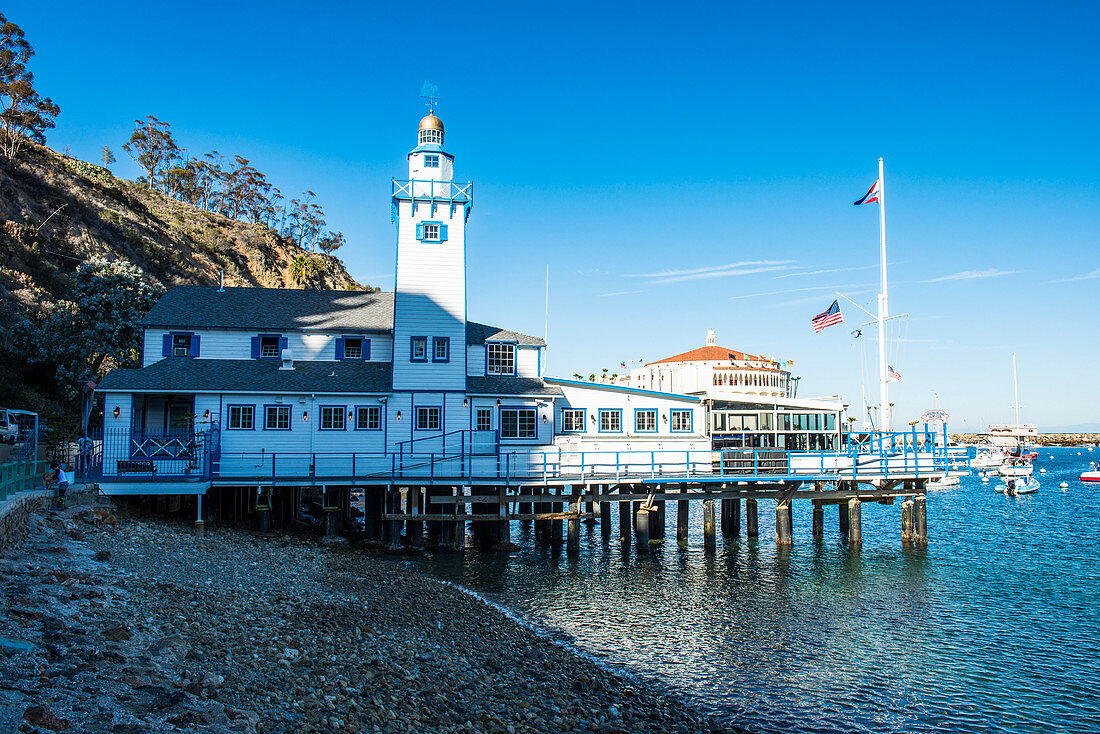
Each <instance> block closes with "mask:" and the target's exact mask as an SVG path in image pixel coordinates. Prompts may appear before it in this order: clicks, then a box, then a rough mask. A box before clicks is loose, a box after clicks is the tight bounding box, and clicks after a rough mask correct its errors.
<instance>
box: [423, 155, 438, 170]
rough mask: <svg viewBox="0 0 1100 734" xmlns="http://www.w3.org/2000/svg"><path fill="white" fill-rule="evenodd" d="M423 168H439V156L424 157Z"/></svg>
mask: <svg viewBox="0 0 1100 734" xmlns="http://www.w3.org/2000/svg"><path fill="white" fill-rule="evenodd" d="M424 167H425V168H439V156H437V155H426V156H424Z"/></svg>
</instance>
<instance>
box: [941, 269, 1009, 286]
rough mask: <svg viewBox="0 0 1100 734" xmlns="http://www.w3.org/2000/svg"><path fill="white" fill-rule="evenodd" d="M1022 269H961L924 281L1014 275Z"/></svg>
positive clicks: (979, 278) (982, 278)
mask: <svg viewBox="0 0 1100 734" xmlns="http://www.w3.org/2000/svg"><path fill="white" fill-rule="evenodd" d="M1022 272H1024V271H1023V270H998V269H997V268H989V269H988V270H963V271H962V272H961V273H952V274H951V275H941V276H940V277H938V278H929V279H928V280H926V281H923V282H925V283H943V282H946V281H949V280H984V279H985V278H999V277H1001V276H1002V275H1016V274H1017V273H1022Z"/></svg>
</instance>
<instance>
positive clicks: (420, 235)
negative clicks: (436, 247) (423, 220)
mask: <svg viewBox="0 0 1100 734" xmlns="http://www.w3.org/2000/svg"><path fill="white" fill-rule="evenodd" d="M416 239H418V240H420V241H423V240H424V225H423V224H418V225H416Z"/></svg>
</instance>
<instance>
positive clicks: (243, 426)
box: [229, 405, 255, 431]
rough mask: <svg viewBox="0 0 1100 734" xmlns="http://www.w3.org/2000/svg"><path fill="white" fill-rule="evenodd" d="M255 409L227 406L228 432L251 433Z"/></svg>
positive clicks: (251, 407)
mask: <svg viewBox="0 0 1100 734" xmlns="http://www.w3.org/2000/svg"><path fill="white" fill-rule="evenodd" d="M254 410H255V408H254V407H253V406H251V405H230V406H229V430H231V431H251V430H252V429H253V428H254V427H255V423H254V420H255V414H254V412H253V411H254Z"/></svg>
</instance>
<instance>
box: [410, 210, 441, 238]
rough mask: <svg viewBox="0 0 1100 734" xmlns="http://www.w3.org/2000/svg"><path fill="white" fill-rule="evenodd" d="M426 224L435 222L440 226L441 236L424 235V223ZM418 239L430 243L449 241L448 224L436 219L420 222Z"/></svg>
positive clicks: (417, 231)
mask: <svg viewBox="0 0 1100 734" xmlns="http://www.w3.org/2000/svg"><path fill="white" fill-rule="evenodd" d="M433 212H434V210H433ZM426 224H434V225H435V226H437V227H439V236H438V237H426V236H425V235H424V225H426ZM416 239H417V240H419V241H420V242H428V243H435V244H438V243H440V242H446V241H447V225H446V224H444V223H443V222H436V221H434V220H432V221H423V222H418V223H417V225H416Z"/></svg>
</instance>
